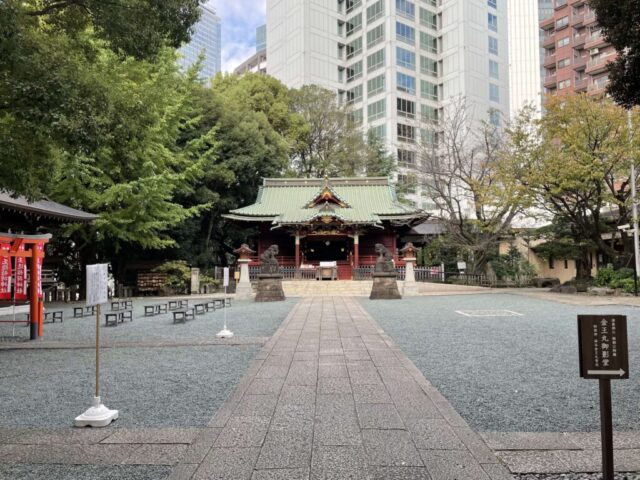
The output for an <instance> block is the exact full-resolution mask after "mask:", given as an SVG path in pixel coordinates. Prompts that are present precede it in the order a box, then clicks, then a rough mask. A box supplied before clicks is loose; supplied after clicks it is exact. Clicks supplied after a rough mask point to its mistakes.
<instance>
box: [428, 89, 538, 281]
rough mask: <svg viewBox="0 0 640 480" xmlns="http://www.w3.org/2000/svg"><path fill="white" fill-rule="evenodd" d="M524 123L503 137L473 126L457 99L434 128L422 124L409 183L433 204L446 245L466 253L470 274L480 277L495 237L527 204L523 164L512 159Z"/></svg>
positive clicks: (495, 130)
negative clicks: (443, 228)
mask: <svg viewBox="0 0 640 480" xmlns="http://www.w3.org/2000/svg"><path fill="white" fill-rule="evenodd" d="M524 122H525V120H524V119H519V120H518V121H517V122H516V123H515V124H514V125H513V127H512V129H511V132H510V135H508V136H507V135H506V134H505V133H504V132H503V131H501V130H500V129H498V128H496V127H494V126H492V125H489V124H486V123H480V122H477V121H474V119H473V118H472V116H471V115H470V112H469V110H468V109H467V108H466V106H465V102H464V99H459V100H458V101H456V102H454V103H453V104H452V105H451V106H450V107H448V108H447V109H445V111H444V115H442V116H441V118H440V119H439V121H438V122H437V123H435V124H434V123H428V124H425V125H423V127H424V128H423V135H422V137H423V140H422V145H421V152H420V153H421V155H420V156H421V159H420V164H419V166H418V168H417V172H416V175H415V178H416V180H417V181H418V182H420V183H421V184H422V186H423V187H424V189H425V190H426V193H427V194H428V195H429V196H430V198H431V199H432V200H433V202H434V203H435V206H436V209H437V210H438V211H439V213H438V215H437V216H438V217H439V218H440V219H441V220H442V221H443V223H444V225H445V226H446V235H447V238H448V240H449V244H450V246H451V247H453V248H454V249H455V250H457V251H459V252H463V254H466V260H467V266H468V268H469V271H470V272H471V273H483V272H484V267H485V266H486V264H487V261H488V260H489V259H490V258H491V256H492V255H494V254H495V253H496V252H497V247H498V243H499V241H500V238H501V237H503V236H504V235H505V234H506V233H507V232H508V231H509V229H510V227H511V222H512V221H513V220H514V218H516V216H517V215H518V214H519V213H520V212H522V211H523V209H524V208H525V207H526V206H527V205H528V202H529V197H528V193H527V190H526V188H525V185H524V178H525V175H526V173H527V171H528V160H527V159H526V158H524V157H519V156H515V155H513V154H512V153H513V150H515V148H514V146H513V144H512V142H520V141H521V139H520V138H519V137H520V135H521V133H520V130H521V128H522V124H523V123H524Z"/></svg>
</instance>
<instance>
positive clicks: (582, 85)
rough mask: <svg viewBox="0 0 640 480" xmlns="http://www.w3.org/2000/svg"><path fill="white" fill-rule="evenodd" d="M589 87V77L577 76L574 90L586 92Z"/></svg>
mask: <svg viewBox="0 0 640 480" xmlns="http://www.w3.org/2000/svg"><path fill="white" fill-rule="evenodd" d="M588 87H589V77H583V78H576V79H575V81H574V83H573V90H574V91H575V92H576V93H581V92H586V91H587V88H588Z"/></svg>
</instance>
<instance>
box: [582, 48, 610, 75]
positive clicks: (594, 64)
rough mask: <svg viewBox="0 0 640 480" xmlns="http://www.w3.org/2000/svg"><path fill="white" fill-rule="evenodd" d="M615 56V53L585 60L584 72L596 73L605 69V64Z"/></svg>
mask: <svg viewBox="0 0 640 480" xmlns="http://www.w3.org/2000/svg"><path fill="white" fill-rule="evenodd" d="M616 58H617V55H616V54H615V53H612V54H611V55H606V56H603V57H597V58H592V59H591V60H589V61H588V62H587V69H586V72H587V73H588V74H589V75H598V74H599V73H603V72H606V71H607V65H609V63H611V62H613V61H614V60H615V59H616Z"/></svg>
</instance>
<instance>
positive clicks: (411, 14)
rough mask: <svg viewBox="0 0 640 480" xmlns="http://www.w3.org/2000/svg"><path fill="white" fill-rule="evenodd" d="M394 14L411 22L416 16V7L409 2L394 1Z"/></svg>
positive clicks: (402, 0) (403, 0) (405, 0)
mask: <svg viewBox="0 0 640 480" xmlns="http://www.w3.org/2000/svg"><path fill="white" fill-rule="evenodd" d="M396 13H397V14H398V15H400V16H403V17H406V18H409V19H411V20H413V19H414V18H415V16H416V6H415V5H414V4H413V2H410V1H409V0H396Z"/></svg>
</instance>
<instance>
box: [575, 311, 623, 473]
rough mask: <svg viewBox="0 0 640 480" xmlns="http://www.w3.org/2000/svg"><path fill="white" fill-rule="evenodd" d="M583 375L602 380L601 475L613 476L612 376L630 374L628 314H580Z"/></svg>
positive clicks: (579, 337)
mask: <svg viewBox="0 0 640 480" xmlns="http://www.w3.org/2000/svg"><path fill="white" fill-rule="evenodd" d="M578 339H579V340H578V341H579V348H580V376H581V377H582V378H589V379H598V380H599V383H600V424H601V435H602V478H603V480H613V474H614V473H613V472H614V468H613V422H612V413H611V380H612V379H627V378H629V355H628V348H627V317H626V316H624V315H578Z"/></svg>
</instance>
